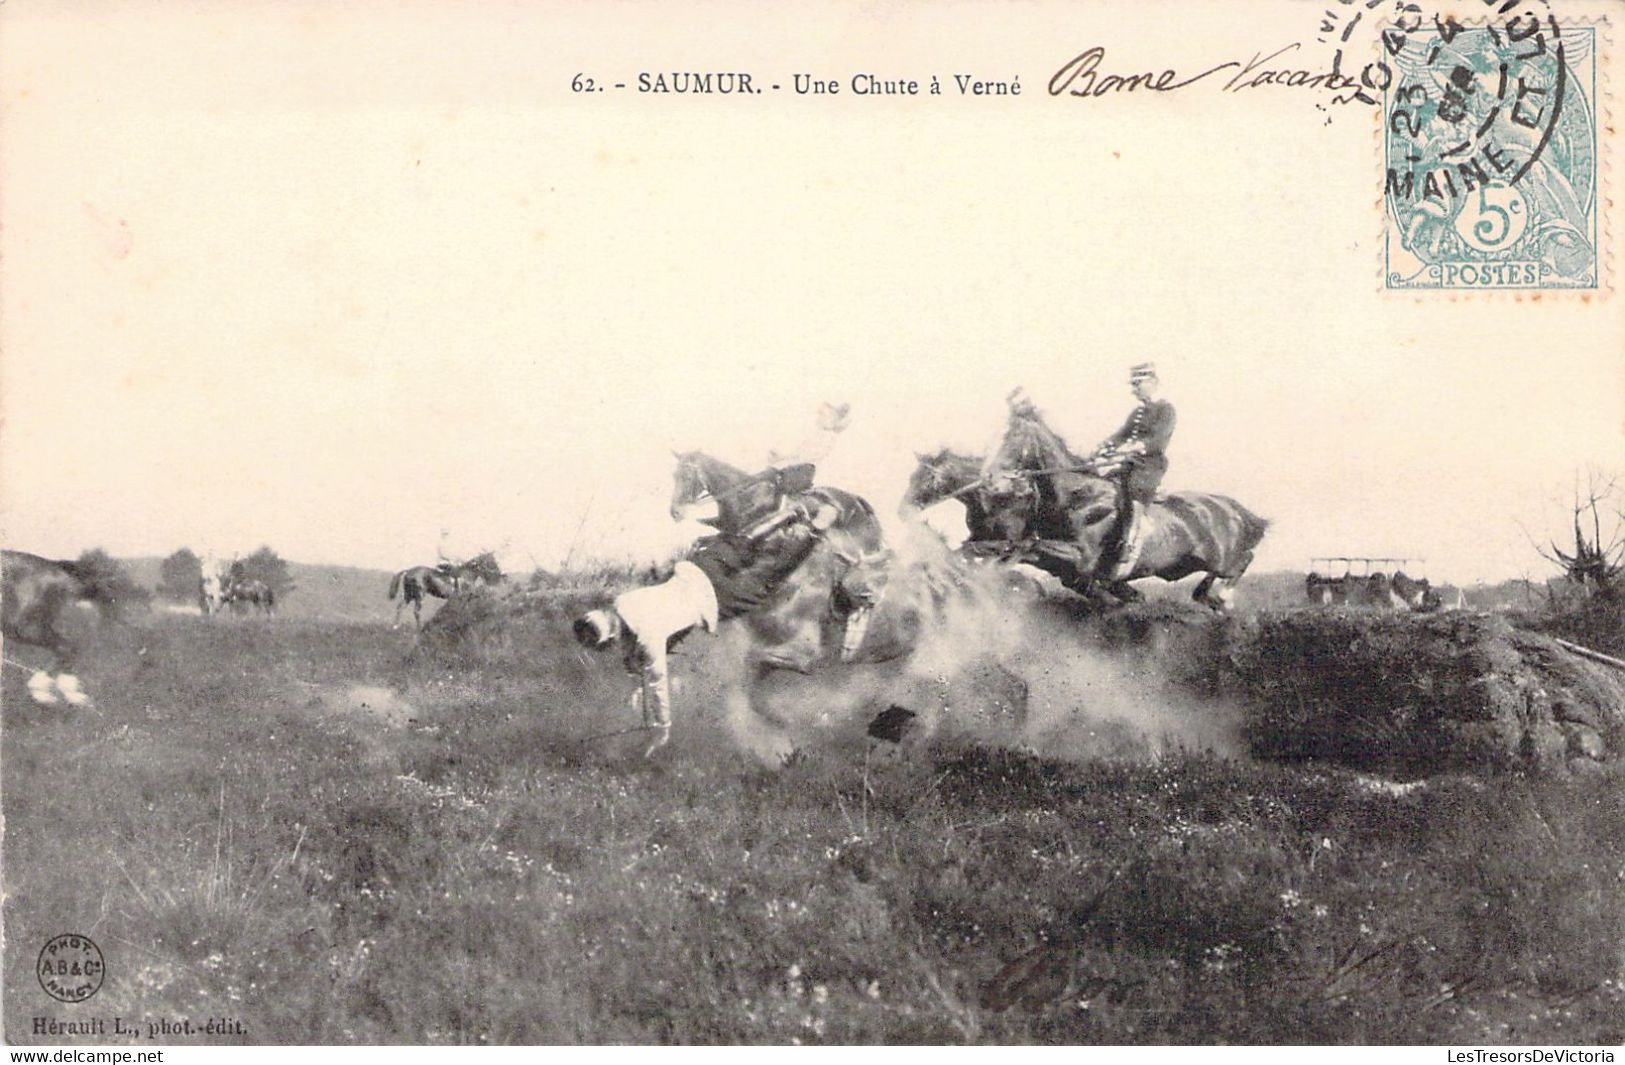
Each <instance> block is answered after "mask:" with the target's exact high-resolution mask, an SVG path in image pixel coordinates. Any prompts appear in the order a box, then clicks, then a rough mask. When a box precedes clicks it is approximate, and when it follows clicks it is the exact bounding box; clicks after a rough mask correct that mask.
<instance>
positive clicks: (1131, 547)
mask: <svg viewBox="0 0 1625 1065" xmlns="http://www.w3.org/2000/svg"><path fill="white" fill-rule="evenodd" d="M1129 385H1130V387H1132V388H1133V389H1134V396H1135V398H1136V399H1138V400H1139V405H1138V406H1136V407H1135V408H1134V410H1133V412H1132V413H1130V414H1129V416H1128V420H1127V421H1125V422H1124V423H1123V427H1122V428H1121V429H1119V430H1117V432H1115V433H1113V434H1112V435H1110V436H1108V437H1107V438H1106V439H1105V440H1103V441H1101V443H1100V446H1099V447H1098V448H1096V449H1095V453H1094V460H1095V468H1096V469H1097V470H1098V471H1099V472H1100V473H1101V474H1103V475H1105V476H1108V477H1111V478H1113V479H1114V480H1116V481H1117V482H1118V484H1119V485H1120V486H1121V490H1120V506H1121V511H1120V513H1119V517H1118V525H1117V527H1118V535H1117V541H1116V542H1117V549H1116V552H1115V554H1116V564H1115V565H1114V566H1113V569H1112V578H1113V579H1114V580H1126V579H1127V578H1128V576H1129V575H1130V574H1131V573H1133V572H1134V565H1135V563H1136V562H1138V561H1139V558H1140V548H1141V546H1142V544H1143V533H1144V528H1143V526H1144V521H1145V509H1146V507H1147V506H1149V505H1150V504H1151V500H1152V499H1153V498H1154V497H1155V496H1156V494H1157V486H1158V485H1159V484H1161V483H1162V478H1163V475H1164V474H1166V473H1167V472H1168V453H1167V452H1168V441H1169V439H1170V438H1171V437H1172V436H1173V435H1174V421H1175V415H1174V405H1173V404H1172V403H1169V402H1168V401H1167V400H1165V399H1158V398H1157V390H1158V388H1159V386H1160V381H1159V380H1158V378H1157V368H1156V366H1155V365H1154V364H1152V363H1149V362H1142V363H1139V364H1138V365H1136V366H1135V367H1133V369H1131V370H1130V371H1129Z"/></svg>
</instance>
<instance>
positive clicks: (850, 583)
mask: <svg viewBox="0 0 1625 1065" xmlns="http://www.w3.org/2000/svg"><path fill="white" fill-rule="evenodd" d="M843 413H844V412H843ZM815 473H816V467H815V466H814V465H813V464H812V463H810V462H801V463H795V464H793V465H782V466H773V467H769V468H768V469H766V470H764V471H763V472H761V473H759V474H756V475H755V476H754V477H751V478H750V479H749V481H750V483H752V484H757V485H763V484H765V485H769V486H771V487H772V489H773V492H774V503H773V504H772V505H771V506H770V507H768V508H767V512H766V514H765V516H762V517H758V518H755V520H753V521H752V522H751V523H750V524H749V525H747V526H745V527H744V528H742V529H739V530H737V531H733V530H726V529H724V530H723V531H720V532H718V533H717V534H715V535H712V536H707V537H704V538H703V539H701V540H700V541H699V542H698V543H696V544H695V545H694V547H693V548H691V549H690V551H689V553H688V557H687V558H685V559H683V560H681V561H679V562H678V563H677V565H676V567H675V568H674V571H673V574H672V577H671V578H670V579H669V580H667V581H666V582H664V583H662V584H658V585H652V586H648V587H644V588H634V589H632V590H631V591H629V592H625V593H623V594H621V595H620V596H617V597H616V599H615V602H614V605H613V606H612V607H611V608H610V609H607V610H594V611H591V612H589V613H588V614H586V615H584V616H583V617H581V618H579V619H578V620H577V621H576V622H575V634H576V638H577V639H578V640H579V641H580V642H581V643H583V644H585V645H586V646H588V647H597V648H601V647H606V646H608V645H609V644H610V643H612V642H619V643H620V645H621V649H622V653H623V655H624V656H625V661H626V666H627V669H628V671H629V672H633V673H636V674H638V676H639V677H640V680H641V685H640V688H639V692H638V695H637V699H638V701H639V703H640V704H641V707H642V710H643V718H644V725H645V727H646V728H649V729H651V730H652V731H654V732H655V733H656V736H655V738H654V740H653V741H652V742H651V744H650V747H649V752H648V753H652V752H653V751H654V750H655V749H656V748H658V747H660V746H661V745H663V744H664V743H665V742H666V738H667V736H668V735H669V734H670V729H671V697H670V685H669V674H668V665H667V653H668V651H669V649H670V647H671V646H672V645H674V644H675V643H676V642H677V641H678V640H679V639H681V638H682V637H683V636H685V635H686V634H688V633H689V632H691V631H693V630H694V629H695V628H699V629H702V630H703V631H705V632H714V631H715V630H716V627H717V625H718V624H719V623H720V622H723V621H726V620H728V619H729V618H734V617H739V616H741V615H744V614H749V613H751V612H753V611H755V610H758V609H760V608H761V607H763V606H765V605H767V604H768V603H769V602H770V601H771V600H772V599H773V597H774V596H775V595H776V594H777V593H778V592H779V590H780V589H781V588H782V587H783V585H784V582H785V580H786V579H787V578H788V577H789V576H790V575H791V574H792V573H794V572H795V571H796V569H798V568H799V567H800V566H801V564H802V563H803V562H805V561H806V560H807V558H808V556H809V555H811V554H812V552H813V551H814V550H815V549H816V548H817V547H818V546H819V545H820V544H821V543H829V541H827V540H826V539H825V534H826V533H827V532H829V530H830V529H831V528H832V527H834V526H835V525H836V523H837V522H838V521H840V519H841V517H842V513H841V509H840V507H839V506H838V505H837V503H836V501H835V500H834V498H833V497H832V496H831V495H829V494H828V493H827V492H825V491H824V490H822V489H819V488H816V487H814V485H813V477H814V475H815ZM865 506H866V505H865ZM829 546H831V547H832V548H834V549H835V550H836V551H837V552H839V553H840V554H841V557H842V559H843V560H845V561H847V563H848V565H849V570H848V574H847V576H846V577H845V578H844V579H843V580H842V581H841V582H840V583H839V584H838V586H837V589H836V590H837V596H838V598H840V599H842V600H843V602H841V603H838V604H834V607H835V609H837V610H842V608H844V610H843V612H844V613H845V616H846V636H845V640H844V642H843V646H842V654H843V657H845V656H850V655H851V654H852V653H853V652H854V651H855V649H856V646H857V644H859V643H861V642H862V639H863V636H864V633H865V631H866V630H867V627H868V621H869V617H870V611H871V610H872V608H873V605H874V602H875V600H876V599H878V596H879V579H878V578H876V577H875V576H874V574H875V573H878V572H879V569H878V567H876V566H873V565H868V564H867V563H869V562H871V560H870V559H868V558H867V557H859V555H855V554H848V553H846V552H842V551H841V549H840V548H838V547H835V545H834V544H833V543H830V544H829Z"/></svg>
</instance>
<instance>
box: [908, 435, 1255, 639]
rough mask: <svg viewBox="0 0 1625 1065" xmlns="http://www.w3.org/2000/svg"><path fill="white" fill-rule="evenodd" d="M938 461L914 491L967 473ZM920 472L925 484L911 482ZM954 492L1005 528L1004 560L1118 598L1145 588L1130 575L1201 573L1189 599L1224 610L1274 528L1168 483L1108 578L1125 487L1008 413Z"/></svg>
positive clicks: (1173, 577) (994, 527) (915, 495)
mask: <svg viewBox="0 0 1625 1065" xmlns="http://www.w3.org/2000/svg"><path fill="white" fill-rule="evenodd" d="M926 464H927V463H926V462H925V461H924V460H922V463H921V465H922V466H925V465H926ZM932 464H933V466H934V467H935V469H936V470H937V471H938V473H936V474H932V475H931V476H930V477H926V476H925V475H922V473H921V471H920V470H919V469H917V470H916V471H915V478H912V479H911V480H910V485H911V494H910V496H909V497H908V498H909V499H925V498H928V497H929V495H930V494H931V493H930V491H925V490H923V489H924V484H925V482H927V481H929V480H934V481H935V482H936V483H938V484H939V485H940V486H942V487H943V488H946V486H947V485H949V484H951V483H952V482H953V481H954V480H957V479H958V478H959V477H962V476H964V474H965V471H964V470H963V466H962V464H960V465H956V466H955V467H953V470H954V471H955V472H954V473H953V475H952V476H951V477H950V476H948V475H947V467H948V464H947V463H945V462H943V461H941V456H936V457H933V461H932ZM916 481H920V482H921V489H922V490H921V491H915V490H914V487H913V486H914V485H915V483H916ZM953 491H956V492H958V493H960V498H976V499H977V500H978V503H979V505H980V506H981V507H982V509H983V511H984V513H985V515H986V517H985V518H984V520H983V524H984V526H985V527H986V529H987V531H995V532H998V533H1001V534H1003V535H1002V536H1000V537H998V539H1001V540H1003V541H1004V544H1005V556H1006V558H1007V560H1009V561H1020V562H1026V563H1028V564H1029V565H1032V566H1034V567H1036V568H1038V569H1042V570H1044V571H1045V572H1048V573H1051V574H1053V575H1054V576H1056V577H1057V578H1059V579H1060V580H1061V583H1062V584H1064V585H1066V586H1067V587H1069V588H1071V589H1073V590H1074V591H1078V592H1083V593H1085V594H1089V593H1092V592H1093V591H1094V589H1095V588H1096V587H1097V586H1098V585H1099V584H1102V583H1105V584H1106V586H1107V590H1108V591H1110V593H1111V594H1112V595H1113V596H1114V597H1115V598H1116V599H1118V600H1120V601H1127V600H1131V599H1136V598H1138V597H1139V595H1138V593H1137V592H1135V591H1134V590H1133V588H1132V587H1130V586H1129V582H1130V581H1134V580H1139V579H1141V578H1143V577H1160V578H1161V579H1163V580H1165V581H1177V580H1181V579H1183V578H1185V577H1188V576H1190V575H1191V574H1193V573H1202V574H1204V576H1203V579H1202V580H1201V582H1200V583H1199V584H1198V585H1197V586H1196V588H1195V589H1194V590H1193V591H1192V593H1191V598H1192V599H1194V600H1195V601H1196V602H1198V603H1201V604H1203V605H1205V606H1207V607H1209V608H1211V609H1213V610H1217V611H1221V612H1222V611H1224V610H1227V609H1228V608H1229V604H1230V600H1231V597H1232V596H1233V594H1234V587H1235V584H1236V582H1237V581H1239V580H1240V578H1241V576H1242V574H1243V573H1245V572H1246V570H1247V567H1248V566H1249V565H1251V564H1252V559H1253V548H1255V547H1257V546H1258V544H1259V542H1260V541H1261V540H1262V539H1263V538H1264V532H1265V530H1267V529H1268V528H1269V523H1268V522H1267V521H1265V520H1264V519H1263V518H1261V517H1259V516H1258V515H1257V514H1254V513H1253V512H1252V511H1250V510H1248V509H1247V508H1246V507H1244V506H1243V505H1242V504H1240V503H1239V502H1237V501H1236V500H1234V499H1232V498H1230V497H1229V496H1222V495H1216V494H1212V493H1208V492H1170V493H1168V494H1167V495H1165V496H1159V497H1158V498H1157V499H1155V500H1154V501H1153V502H1152V503H1151V505H1150V506H1149V507H1147V508H1146V514H1145V524H1144V527H1143V530H1142V533H1141V544H1142V546H1141V550H1140V555H1139V558H1138V559H1137V560H1136V561H1135V564H1134V568H1133V569H1132V570H1131V571H1130V572H1129V573H1127V574H1126V575H1123V576H1121V577H1117V578H1110V579H1108V578H1107V577H1106V574H1105V573H1104V571H1105V570H1106V569H1107V568H1108V566H1109V564H1110V561H1111V559H1110V554H1111V553H1110V552H1109V551H1108V547H1109V546H1111V545H1112V544H1113V543H1114V541H1115V538H1116V536H1117V535H1118V534H1119V532H1120V529H1119V526H1120V517H1121V514H1122V512H1123V507H1124V505H1125V501H1124V500H1123V499H1122V498H1121V495H1122V490H1121V487H1120V486H1119V484H1118V482H1117V481H1116V480H1115V479H1114V478H1112V477H1109V476H1104V475H1103V472H1102V468H1101V467H1100V466H1099V465H1097V464H1095V463H1094V462H1093V461H1092V460H1090V459H1086V458H1083V457H1081V456H1078V455H1075V454H1073V453H1072V452H1071V451H1070V450H1068V449H1067V448H1066V445H1065V444H1064V443H1063V442H1062V441H1061V439H1060V437H1058V436H1057V435H1056V434H1055V433H1054V432H1053V431H1051V430H1050V429H1049V428H1048V427H1047V426H1044V425H1043V424H1041V423H1039V422H1038V421H1037V420H1036V419H1033V418H1030V417H1022V416H1016V417H1012V418H1011V420H1010V427H1009V429H1008V430H1007V432H1006V434H1005V438H1004V440H1003V442H1002V443H1001V445H1000V448H999V450H998V452H997V453H996V454H995V455H994V456H993V457H992V459H990V460H989V461H988V462H986V463H984V464H982V466H981V467H979V468H978V473H977V477H976V478H974V479H973V480H972V481H969V482H967V483H966V484H964V485H959V486H958V487H957V488H955V489H953ZM905 505H906V504H905ZM967 524H969V521H968V519H967ZM972 535H973V539H976V538H978V537H976V535H975V533H974V532H973V534H972ZM986 538H987V539H994V537H986ZM1215 584H1218V585H1219V588H1218V590H1217V592H1215V591H1214V585H1215Z"/></svg>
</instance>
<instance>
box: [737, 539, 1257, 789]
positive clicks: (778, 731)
mask: <svg viewBox="0 0 1625 1065" xmlns="http://www.w3.org/2000/svg"><path fill="white" fill-rule="evenodd" d="M892 549H893V551H894V559H893V563H892V565H891V569H890V572H891V574H892V576H891V580H890V583H889V584H888V585H887V587H886V591H885V595H884V597H883V600H882V605H881V608H880V610H881V611H895V610H898V609H900V608H910V607H912V608H914V609H916V610H918V611H919V612H920V616H921V618H922V619H923V622H924V624H923V627H922V630H921V632H920V638H919V642H918V645H917V647H916V649H915V651H914V653H913V654H912V655H910V656H907V657H905V658H902V659H898V660H896V661H892V662H887V663H878V664H853V665H846V664H834V663H831V664H826V665H825V666H823V667H821V668H819V669H817V670H815V672H814V674H813V675H811V676H804V675H801V674H795V673H789V672H785V671H775V672H773V673H770V674H768V675H767V676H766V677H765V678H763V679H761V680H760V681H759V682H758V685H757V696H756V698H755V700H754V706H753V705H752V699H751V698H749V697H748V696H747V695H746V694H745V692H746V690H747V689H746V684H745V682H746V681H747V677H746V669H747V655H748V651H749V641H748V638H747V637H746V636H745V633H744V630H743V627H742V626H730V628H734V629H735V631H734V632H733V633H732V634H728V633H725V634H724V642H725V645H726V651H725V653H724V654H722V655H718V656H715V657H714V658H713V661H714V662H717V663H719V664H722V667H723V669H724V670H726V671H727V674H726V676H725V677H724V678H723V689H724V692H725V693H726V694H725V699H726V700H727V708H726V712H727V720H728V723H729V726H730V732H731V734H732V735H733V737H734V739H735V741H736V742H737V743H738V744H739V746H740V747H741V748H742V749H743V750H745V751H747V752H749V753H751V754H752V755H754V756H755V757H757V758H759V759H761V760H762V761H763V762H764V763H766V764H776V763H777V762H778V761H779V760H780V759H782V757H783V756H784V755H786V754H788V753H789V751H790V750H791V749H793V747H795V746H798V745H806V744H809V743H816V742H818V740H819V738H820V735H821V734H823V735H825V736H833V735H846V736H851V735H861V730H862V728H863V726H864V725H866V724H867V723H868V721H869V720H870V719H871V718H872V717H873V716H874V715H875V714H876V713H878V712H879V711H882V710H884V709H886V707H888V706H890V705H893V704H896V705H899V706H903V707H905V708H907V709H909V710H912V711H914V713H915V714H917V715H918V718H917V720H916V721H915V722H914V725H915V727H916V731H917V732H919V733H920V734H923V735H929V734H932V733H936V732H939V731H941V730H944V729H946V730H950V731H952V732H953V733H955V734H959V735H966V736H969V737H970V738H972V739H974V740H976V741H977V742H984V743H988V744H1000V745H1005V746H1012V747H1023V748H1028V749H1031V750H1034V751H1035V752H1037V753H1038V754H1040V755H1042V756H1044V757H1050V758H1065V759H1092V758H1130V759H1147V758H1156V757H1159V756H1161V755H1164V754H1167V753H1173V752H1175V751H1180V750H1210V751H1214V752H1217V753H1222V754H1238V753H1240V752H1241V750H1242V749H1243V748H1242V744H1241V742H1240V739H1239V727H1238V726H1239V714H1238V713H1237V712H1236V711H1235V709H1234V708H1232V707H1228V706H1225V705H1223V704H1220V703H1217V702H1214V701H1212V700H1205V699H1202V698H1199V697H1197V696H1196V695H1194V694H1193V693H1191V692H1190V691H1188V690H1185V689H1182V688H1180V687H1179V686H1177V685H1176V684H1174V683H1173V682H1172V681H1171V680H1169V679H1168V678H1169V677H1170V676H1171V674H1172V670H1171V669H1170V668H1169V667H1170V665H1171V662H1170V660H1169V658H1168V657H1167V656H1169V655H1173V654H1178V653H1179V652H1178V650H1177V649H1175V650H1171V651H1170V650H1165V649H1163V648H1161V647H1158V646H1147V647H1143V648H1135V649H1134V650H1133V651H1132V652H1119V653H1114V652H1109V651H1107V650H1105V649H1102V648H1099V647H1093V646H1090V644H1089V643H1088V641H1087V639H1086V637H1085V634H1084V633H1083V632H1082V631H1081V630H1080V625H1081V623H1080V622H1078V621H1076V620H1073V619H1072V618H1070V617H1067V616H1066V615H1065V613H1064V612H1063V611H1062V610H1061V609H1059V608H1058V607H1056V606H1055V605H1054V604H1049V605H1046V604H1045V603H1044V602H1043V601H1042V599H1041V598H1039V596H1038V594H1037V593H1038V591H1039V586H1040V583H1041V582H1040V581H1038V580H1035V579H1033V578H1031V577H1027V576H1022V575H1021V574H1020V572H1019V571H1016V572H1012V571H1011V570H1010V569H1009V568H1008V567H1002V566H995V565H991V564H989V565H981V564H969V563H966V562H965V561H963V560H962V559H961V558H960V557H959V556H957V555H956V554H954V553H952V552H951V551H950V550H949V549H948V547H947V546H946V544H944V542H943V541H942V539H941V537H940V536H938V535H937V534H935V533H934V532H932V531H931V530H929V529H926V528H924V527H921V526H918V525H914V526H911V527H909V528H908V529H906V530H903V531H901V532H900V533H898V534H897V535H894V536H893V537H892ZM876 624H877V625H878V624H879V622H878V621H877V623H876ZM873 631H874V630H871V632H872V633H873Z"/></svg>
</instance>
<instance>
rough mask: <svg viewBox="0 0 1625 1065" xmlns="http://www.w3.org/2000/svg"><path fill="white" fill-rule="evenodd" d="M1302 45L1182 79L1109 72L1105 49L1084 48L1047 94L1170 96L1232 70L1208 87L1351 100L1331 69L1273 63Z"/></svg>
mask: <svg viewBox="0 0 1625 1065" xmlns="http://www.w3.org/2000/svg"><path fill="white" fill-rule="evenodd" d="M1302 47H1303V45H1302V44H1300V43H1297V42H1294V43H1292V44H1288V45H1284V46H1283V47H1281V48H1277V49H1276V50H1275V51H1273V52H1269V53H1267V54H1266V53H1263V52H1255V53H1253V57H1252V58H1251V59H1249V60H1247V61H1245V62H1243V61H1242V60H1239V59H1230V60H1226V61H1225V62H1223V63H1218V64H1215V65H1214V66H1211V67H1208V68H1207V69H1206V70H1204V71H1201V72H1200V73H1197V74H1192V75H1189V76H1187V77H1182V76H1181V75H1180V74H1179V72H1178V71H1176V70H1174V69H1173V68H1172V67H1164V68H1163V69H1161V70H1148V71H1143V72H1139V73H1133V74H1114V73H1109V72H1107V71H1106V70H1104V69H1102V64H1103V63H1104V62H1105V60H1106V49H1104V48H1102V47H1100V46H1099V45H1096V46H1094V47H1092V48H1086V49H1084V50H1083V51H1082V52H1079V53H1078V54H1077V55H1075V56H1073V57H1072V58H1071V59H1069V60H1067V61H1066V63H1064V64H1063V65H1062V66H1061V68H1060V69H1059V70H1057V71H1056V72H1055V73H1054V74H1053V75H1052V76H1051V77H1050V79H1049V93H1050V95H1051V96H1062V95H1066V96H1076V97H1080V98H1097V97H1102V96H1109V95H1113V94H1117V93H1125V92H1136V91H1138V90H1142V89H1143V90H1145V91H1148V92H1174V91H1175V90H1177V89H1183V88H1186V87H1187V86H1190V85H1194V84H1196V83H1197V82H1199V81H1205V80H1207V79H1209V78H1214V77H1215V75H1218V74H1220V73H1221V72H1223V71H1226V70H1232V69H1233V70H1234V71H1235V72H1234V73H1233V74H1231V76H1230V79H1229V80H1228V81H1225V82H1224V83H1223V84H1222V85H1220V84H1219V82H1218V81H1217V79H1215V80H1214V81H1212V82H1209V84H1213V85H1219V91H1221V92H1232V93H1235V92H1241V91H1242V90H1243V89H1259V88H1264V87H1265V86H1275V87H1277V88H1288V89H1314V90H1318V91H1322V92H1331V93H1348V94H1349V98H1352V97H1353V91H1354V90H1355V89H1356V88H1357V86H1356V85H1355V83H1354V82H1353V81H1352V80H1350V79H1349V78H1348V77H1346V76H1344V75H1342V74H1339V73H1337V72H1336V71H1334V70H1323V71H1314V70H1306V69H1300V68H1292V67H1290V66H1280V65H1276V64H1277V61H1278V60H1280V59H1281V57H1282V56H1285V55H1286V54H1287V53H1289V52H1295V51H1297V50H1298V49H1300V48H1302Z"/></svg>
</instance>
